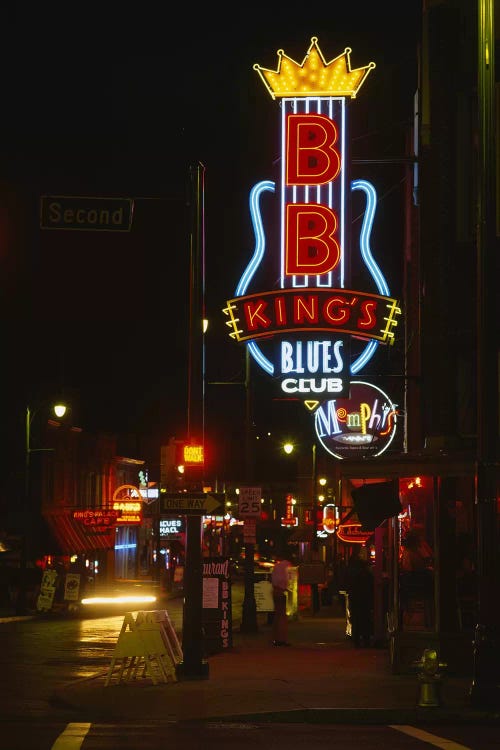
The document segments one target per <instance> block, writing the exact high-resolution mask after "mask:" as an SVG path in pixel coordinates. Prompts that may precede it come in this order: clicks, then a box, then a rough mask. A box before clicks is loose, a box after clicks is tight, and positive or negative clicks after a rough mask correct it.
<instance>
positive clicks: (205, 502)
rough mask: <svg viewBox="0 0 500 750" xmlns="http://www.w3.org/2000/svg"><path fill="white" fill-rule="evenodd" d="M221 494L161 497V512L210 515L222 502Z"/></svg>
mask: <svg viewBox="0 0 500 750" xmlns="http://www.w3.org/2000/svg"><path fill="white" fill-rule="evenodd" d="M224 497H225V495H224V493H223V492H182V493H180V492H173V493H167V494H162V495H161V510H162V511H165V512H168V511H170V512H172V511H175V512H177V513H183V514H185V515H191V514H193V515H198V514H199V515H207V516H208V515H210V514H211V513H212V512H213V511H214V510H215V509H216V508H219V506H220V505H221V504H222V502H223V500H224Z"/></svg>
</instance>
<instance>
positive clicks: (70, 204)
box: [40, 195, 134, 232]
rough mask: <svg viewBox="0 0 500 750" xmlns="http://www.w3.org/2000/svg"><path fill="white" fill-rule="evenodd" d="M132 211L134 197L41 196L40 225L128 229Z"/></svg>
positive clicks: (114, 230) (45, 226) (44, 227)
mask: <svg viewBox="0 0 500 750" xmlns="http://www.w3.org/2000/svg"><path fill="white" fill-rule="evenodd" d="M133 212H134V201H133V200H132V199H131V198H94V197H85V196H78V195H71V196H69V195H42V197H41V199H40V228H41V229H73V230H75V229H76V230H79V231H87V232H89V231H91V232H129V231H130V227H131V226H132V216H133Z"/></svg>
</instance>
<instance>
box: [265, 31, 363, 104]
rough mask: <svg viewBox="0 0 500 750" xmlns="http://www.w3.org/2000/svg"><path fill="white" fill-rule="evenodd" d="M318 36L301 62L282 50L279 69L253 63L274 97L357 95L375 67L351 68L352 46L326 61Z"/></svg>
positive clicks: (280, 50) (279, 52)
mask: <svg viewBox="0 0 500 750" xmlns="http://www.w3.org/2000/svg"><path fill="white" fill-rule="evenodd" d="M317 42H318V37H316V36H313V37H312V38H311V44H310V47H309V49H308V50H307V53H306V56H305V57H304V59H303V61H302V63H301V64H299V63H297V62H295V60H292V58H291V57H288V56H287V55H285V53H284V51H283V50H282V49H279V50H278V53H277V54H278V56H279V61H278V68H277V70H269V69H268V68H263V67H261V66H260V65H259V64H258V63H255V65H254V66H253V68H254V70H256V71H257V73H258V74H259V75H260V77H261V78H262V80H263V81H264V84H265V86H266V88H267V90H268V91H269V93H270V94H271V96H272V97H273V99H276V98H277V97H284V96H293V97H298V96H325V95H326V96H350V97H351V98H352V99H354V98H355V97H356V94H357V93H358V91H359V89H360V88H361V86H362V84H363V83H364V82H365V79H366V77H367V75H368V73H369V72H370V70H373V68H375V63H374V62H371V63H369V64H368V65H365V67H363V68H356V69H355V70H351V64H350V58H349V55H350V53H351V51H352V50H351V48H350V47H346V48H345V50H344V52H343V53H342V54H341V55H339V56H338V57H336V58H335V59H333V60H331V61H330V62H329V63H327V62H326V61H325V58H324V57H323V54H322V52H321V50H320V48H319V46H318V44H317Z"/></svg>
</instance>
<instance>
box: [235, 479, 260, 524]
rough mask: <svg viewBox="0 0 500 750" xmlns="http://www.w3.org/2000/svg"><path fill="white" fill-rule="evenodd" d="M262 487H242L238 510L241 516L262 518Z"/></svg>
mask: <svg viewBox="0 0 500 750" xmlns="http://www.w3.org/2000/svg"><path fill="white" fill-rule="evenodd" d="M261 497H262V488H261V487H240V495H239V501H238V510H239V516H240V518H260V500H261Z"/></svg>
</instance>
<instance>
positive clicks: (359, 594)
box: [345, 548, 373, 648]
mask: <svg viewBox="0 0 500 750" xmlns="http://www.w3.org/2000/svg"><path fill="white" fill-rule="evenodd" d="M345 588H346V591H347V594H348V597H349V614H350V618H351V628H352V642H353V644H354V646H355V647H356V648H359V647H360V646H365V647H368V646H369V645H370V639H371V635H372V617H373V576H372V573H371V570H370V567H369V564H368V562H367V560H365V559H363V558H362V557H361V556H360V554H359V550H358V549H357V548H354V551H353V553H352V554H351V557H350V559H349V562H348V564H347V568H346V580H345Z"/></svg>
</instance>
